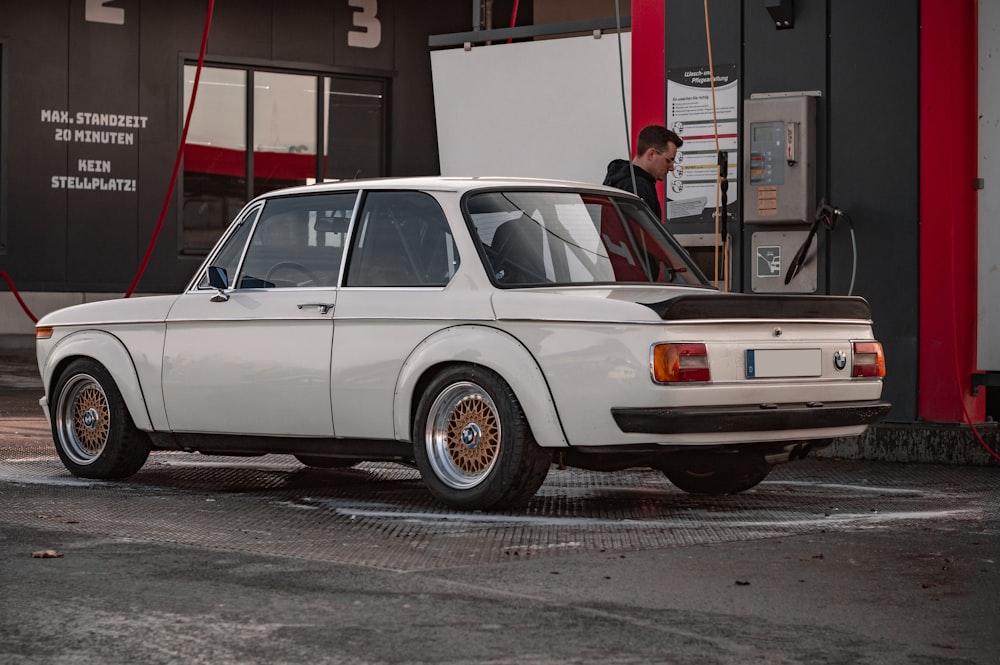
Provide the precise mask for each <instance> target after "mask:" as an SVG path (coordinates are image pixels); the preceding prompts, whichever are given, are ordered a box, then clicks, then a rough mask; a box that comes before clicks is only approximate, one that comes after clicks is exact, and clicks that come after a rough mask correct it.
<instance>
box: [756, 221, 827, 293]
mask: <svg viewBox="0 0 1000 665" xmlns="http://www.w3.org/2000/svg"><path fill="white" fill-rule="evenodd" d="M808 236H809V231H760V232H758V233H754V234H753V235H752V236H751V238H750V250H751V251H752V252H753V256H752V257H751V259H750V270H751V273H750V287H751V288H752V289H753V292H754V293H816V274H817V270H816V243H815V242H814V243H811V244H810V246H809V251H808V252H807V253H806V257H805V260H804V261H803V262H802V267H801V268H799V271H798V272H797V273H795V277H793V278H792V279H791V280H790V281H789V282H788V284H785V275H787V274H788V268H789V266H790V265H791V263H792V259H793V258H795V254H796V253H797V252H798V251H799V248H800V247H802V245H803V244H804V243H805V241H806V238H807V237H808Z"/></svg>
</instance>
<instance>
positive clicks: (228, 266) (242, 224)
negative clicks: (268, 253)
mask: <svg viewBox="0 0 1000 665" xmlns="http://www.w3.org/2000/svg"><path fill="white" fill-rule="evenodd" d="M259 212H260V206H257V207H255V208H253V209H251V210H248V211H247V212H246V213H244V214H243V217H242V218H241V219H240V220H239V222H237V225H236V228H235V229H233V231H232V232H231V233H230V234H229V236H228V237H227V238H226V240H225V241H224V243H223V245H222V247H221V248H220V249H219V251H218V252H217V253H216V255H215V256H214V257H212V261H211V262H210V263H209V265H211V266H213V267H217V268H222V269H223V270H224V271H226V277H227V278H228V279H229V280H232V279H233V278H234V277H235V276H236V269H237V268H238V267H239V265H240V258H241V257H242V256H243V249H244V248H245V247H246V244H247V238H249V237H250V231H251V230H252V229H253V222H254V220H255V219H256V218H257V213H259ZM198 288H199V289H210V288H212V287H211V286H210V285H209V283H208V272H207V271H206V272H203V273H202V275H201V278H200V279H199V280H198Z"/></svg>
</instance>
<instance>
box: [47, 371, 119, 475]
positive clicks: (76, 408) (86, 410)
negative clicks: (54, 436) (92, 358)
mask: <svg viewBox="0 0 1000 665" xmlns="http://www.w3.org/2000/svg"><path fill="white" fill-rule="evenodd" d="M56 427H57V428H58V430H59V433H60V438H61V440H62V442H63V450H64V451H65V453H66V455H67V456H68V457H69V458H70V459H71V460H72V461H73V462H74V463H76V464H80V465H87V464H90V463H92V462H93V461H94V460H96V459H97V458H98V457H100V455H101V453H102V452H103V451H104V447H105V446H106V445H107V443H108V435H109V433H110V427H111V410H110V407H109V404H108V396H107V395H106V394H105V392H104V389H103V388H102V387H101V384H100V383H98V382H97V380H96V379H95V378H94V377H92V376H88V375H86V374H77V375H75V376H73V377H71V378H70V379H69V380H68V381H67V382H66V384H65V387H64V389H63V391H62V392H61V393H60V395H59V403H58V405H57V409H56Z"/></svg>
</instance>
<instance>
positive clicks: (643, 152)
mask: <svg viewBox="0 0 1000 665" xmlns="http://www.w3.org/2000/svg"><path fill="white" fill-rule="evenodd" d="M682 145H684V141H682V140H681V137H679V136H678V135H677V134H675V133H674V132H672V131H670V130H669V129H667V128H666V127H663V126H661V125H649V126H648V127H643V129H642V131H640V132H639V138H638V140H637V141H636V146H635V157H633V158H632V161H631V162H629V161H627V160H624V159H615V160H612V161H611V163H610V164H608V175H607V176H605V177H604V184H605V185H610V186H612V187H617V188H618V189H624V190H625V191H628V192H634V193H635V194H638V195H639V198H641V199H642V200H643V201H645V202H646V204H647V205H648V206H649V208H650V209H651V210H652V211H653V213H654V214H656V217H657V219H660V220H662V219H663V209H662V208H661V207H660V197H659V196H658V195H657V192H656V181H657V180H663V179H664V178H666V177H667V173H669V172H670V171H673V170H674V157H676V156H677V149H678V148H680V147H681V146H682ZM629 167H632V168H629ZM635 167H639V168H635ZM633 173H634V174H635V181H634V182H635V184H634V186H633V178H632V175H633Z"/></svg>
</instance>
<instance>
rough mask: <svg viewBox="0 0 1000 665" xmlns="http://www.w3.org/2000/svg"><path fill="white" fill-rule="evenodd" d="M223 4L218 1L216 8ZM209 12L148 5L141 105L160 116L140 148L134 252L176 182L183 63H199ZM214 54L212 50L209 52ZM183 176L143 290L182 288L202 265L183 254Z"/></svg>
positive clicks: (181, 0)
mask: <svg viewBox="0 0 1000 665" xmlns="http://www.w3.org/2000/svg"><path fill="white" fill-rule="evenodd" d="M219 4H221V3H216V7H218V6H219ZM206 10H207V3H206V2H204V0H172V1H171V2H169V3H163V2H145V3H143V5H142V21H141V25H140V38H139V41H140V43H141V45H142V56H141V58H140V62H139V82H140V86H139V87H140V98H139V108H140V112H141V113H143V114H145V115H148V116H150V118H151V119H154V120H151V122H150V126H149V127H148V128H147V129H146V130H145V131H143V132H142V134H141V139H142V142H141V144H140V148H139V154H140V160H139V219H138V236H137V242H136V245H135V247H134V248H132V250H131V251H132V252H133V253H134V254H135V256H136V257H139V258H141V257H142V256H143V255H144V254H145V252H146V249H147V247H148V246H149V242H150V239H151V238H152V235H153V232H154V230H155V228H156V222H157V219H158V218H159V215H160V211H161V209H162V206H163V201H164V198H165V197H166V194H167V189H168V187H169V184H170V175H171V171H172V170H173V166H174V160H175V159H176V157H177V148H178V146H179V145H180V139H181V130H182V128H183V122H184V113H185V112H186V109H182V108H181V106H182V101H183V90H182V89H181V87H180V85H179V82H180V77H181V62H182V60H183V58H184V56H188V57H190V58H191V59H192V61H194V62H197V57H198V50H199V48H200V47H201V37H202V31H203V30H204V27H205V17H206ZM213 28H214V21H213ZM212 35H214V31H213V32H212V33H210V35H209V49H211V48H212V46H213V41H212ZM211 53H212V51H211V50H209V51H208V54H211ZM206 57H208V56H207V55H206ZM182 179H183V173H180V174H179V175H178V182H177V184H176V187H175V190H174V196H173V197H171V203H170V208H169V210H168V211H167V214H166V217H165V218H164V222H163V228H162V230H161V232H160V236H159V238H158V240H157V243H156V246H155V248H154V250H153V254H152V256H151V258H150V262H149V266H148V267H147V268H146V271H145V272H144V273H143V276H142V280H141V281H140V282H139V285H138V291H140V292H163V291H168V292H169V291H176V290H178V289H179V288H181V287H183V286H184V284H185V283H186V282H187V280H188V279H190V277H191V275H192V274H193V273H194V271H195V269H196V268H197V267H198V265H199V264H200V263H201V257H186V256H179V255H178V249H177V248H178V226H179V223H180V222H179V218H178V212H177V211H178V201H179V200H180V199H179V198H178V193H179V192H180V191H182V184H183V183H182Z"/></svg>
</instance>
